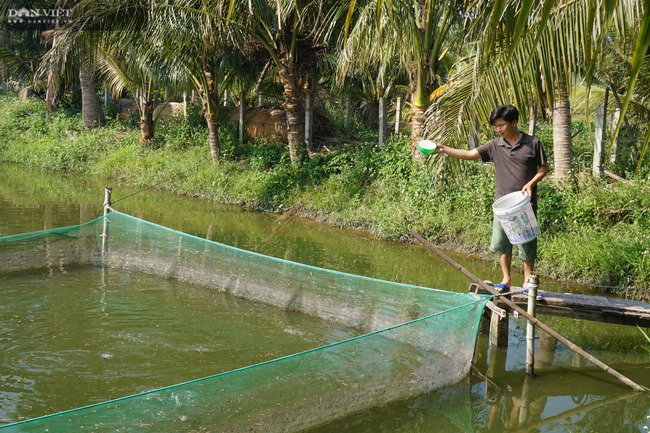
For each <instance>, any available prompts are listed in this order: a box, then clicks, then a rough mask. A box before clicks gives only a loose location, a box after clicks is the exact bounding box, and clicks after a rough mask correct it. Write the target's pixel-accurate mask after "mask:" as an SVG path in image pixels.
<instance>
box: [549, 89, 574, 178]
mask: <svg viewBox="0 0 650 433" xmlns="http://www.w3.org/2000/svg"><path fill="white" fill-rule="evenodd" d="M557 93H558V95H557V97H556V98H555V102H554V103H553V157H554V160H555V177H556V179H558V180H564V179H566V178H567V177H569V176H570V174H571V168H572V163H573V145H572V142H571V104H570V102H569V95H568V90H567V86H566V83H560V84H559V88H558V89H557Z"/></svg>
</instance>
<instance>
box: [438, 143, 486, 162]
mask: <svg viewBox="0 0 650 433" xmlns="http://www.w3.org/2000/svg"><path fill="white" fill-rule="evenodd" d="M438 153H443V154H445V155H449V156H451V157H452V158H458V159H467V160H470V159H479V158H480V157H481V154H480V153H478V150H476V149H472V150H465V149H454V148H453V147H448V146H442V145H438V149H437V150H436V154H438Z"/></svg>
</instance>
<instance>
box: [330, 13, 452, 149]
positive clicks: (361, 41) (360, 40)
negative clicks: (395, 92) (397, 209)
mask: <svg viewBox="0 0 650 433" xmlns="http://www.w3.org/2000/svg"><path fill="white" fill-rule="evenodd" d="M461 6H462V5H461V3H460V2H456V1H455V0H448V1H444V2H434V1H428V0H417V1H411V0H400V1H392V2H381V1H376V0H369V1H367V2H365V3H361V2H352V5H351V9H350V13H349V14H348V22H347V25H348V26H351V27H350V28H351V30H350V31H349V38H347V39H346V40H345V44H346V48H345V50H344V54H343V55H342V56H341V59H340V60H341V61H342V62H343V63H344V64H345V63H353V64H355V63H356V64H358V65H363V64H364V63H367V62H369V61H372V62H375V63H378V64H379V65H381V66H379V68H378V69H379V71H380V73H379V74H378V80H382V81H385V80H386V78H387V77H386V76H385V73H388V74H390V75H393V74H394V70H395V64H397V65H399V67H400V69H401V70H402V71H403V73H405V74H408V78H409V82H410V93H411V142H412V145H411V150H412V153H413V155H414V156H419V153H418V152H417V142H418V141H419V140H420V139H421V138H422V135H423V133H424V129H423V128H424V124H425V116H424V113H425V111H426V109H427V108H428V107H429V104H430V102H431V96H432V94H433V92H434V90H435V89H436V88H438V87H439V86H440V85H441V84H443V82H444V77H440V76H439V74H440V73H441V72H442V73H443V74H444V75H446V72H447V71H446V67H445V64H444V62H443V59H444V58H445V56H446V54H447V53H448V52H449V51H450V50H452V49H453V48H454V47H457V46H459V44H457V43H456V41H457V40H458V37H457V36H458V35H460V32H459V31H458V30H459V29H460V24H461V23H462V16H461V11H462V7H461ZM353 20H354V22H353ZM454 28H455V29H456V30H454ZM344 68H347V67H346V66H344ZM382 72H383V73H382Z"/></svg>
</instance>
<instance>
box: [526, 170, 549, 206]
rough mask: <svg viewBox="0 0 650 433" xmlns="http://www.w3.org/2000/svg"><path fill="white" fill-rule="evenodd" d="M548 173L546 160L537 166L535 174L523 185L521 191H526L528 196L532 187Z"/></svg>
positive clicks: (531, 193) (530, 194)
mask: <svg viewBox="0 0 650 433" xmlns="http://www.w3.org/2000/svg"><path fill="white" fill-rule="evenodd" d="M547 174H548V162H545V163H544V164H542V166H541V167H539V170H537V174H535V177H533V178H532V179H531V180H530V182H528V183H527V184H526V185H524V187H523V188H522V189H521V191H522V192H523V191H525V192H527V193H528V195H529V196H530V197H532V196H533V187H534V186H535V185H537V184H538V183H539V182H540V181H541V180H542V179H544V177H545V176H546V175H547Z"/></svg>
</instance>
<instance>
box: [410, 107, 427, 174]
mask: <svg viewBox="0 0 650 433" xmlns="http://www.w3.org/2000/svg"><path fill="white" fill-rule="evenodd" d="M425 110H426V109H425V108H422V107H418V106H416V105H413V106H412V107H411V155H412V156H413V159H414V160H417V161H421V160H422V159H423V156H422V154H421V153H420V152H418V141H420V140H421V139H422V134H424V121H425V117H424V112H425Z"/></svg>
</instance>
